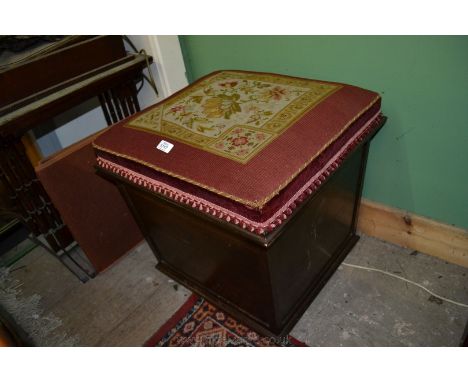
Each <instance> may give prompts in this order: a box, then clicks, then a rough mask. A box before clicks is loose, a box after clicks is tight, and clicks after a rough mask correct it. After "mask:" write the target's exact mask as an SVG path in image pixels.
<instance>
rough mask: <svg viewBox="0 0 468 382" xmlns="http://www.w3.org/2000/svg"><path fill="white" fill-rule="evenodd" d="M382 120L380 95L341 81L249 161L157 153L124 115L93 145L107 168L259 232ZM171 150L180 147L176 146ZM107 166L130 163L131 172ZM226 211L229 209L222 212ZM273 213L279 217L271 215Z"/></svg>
mask: <svg viewBox="0 0 468 382" xmlns="http://www.w3.org/2000/svg"><path fill="white" fill-rule="evenodd" d="M182 91H184V90H182ZM163 102H164V101H163ZM379 122H380V97H379V96H378V95H377V94H376V93H374V92H371V91H368V90H364V89H360V88H357V87H353V86H349V85H343V86H342V87H341V88H340V89H339V90H338V91H336V92H335V93H333V94H332V95H331V96H329V97H328V98H326V99H325V100H323V101H322V102H320V103H319V104H318V105H316V106H315V107H314V108H313V109H311V110H310V111H308V112H307V113H305V114H304V115H303V116H302V117H301V118H300V119H299V120H297V121H295V122H294V123H293V125H292V126H290V127H289V128H288V129H287V130H286V131H285V132H284V133H283V134H282V135H281V136H279V137H278V138H277V139H276V140H275V141H273V142H272V143H271V144H270V145H269V146H267V147H266V148H264V149H263V150H262V151H261V152H260V153H259V154H258V155H257V156H255V157H254V158H253V159H251V160H250V161H249V162H248V163H246V164H242V163H237V162H234V161H232V160H229V159H226V158H223V157H220V156H217V155H215V154H213V153H209V152H204V151H201V150H199V149H197V148H194V147H191V146H188V145H185V144H183V143H180V142H172V143H174V144H175V146H174V149H173V151H171V152H170V153H169V154H165V153H162V152H160V151H158V150H156V149H155V146H156V145H157V143H158V142H159V141H160V140H161V139H166V138H164V137H162V136H158V135H156V134H154V133H148V132H145V131H140V130H135V129H130V128H128V127H126V121H124V122H122V123H120V124H118V125H115V126H114V127H112V128H111V129H110V130H109V131H108V132H106V133H105V134H103V135H102V136H101V137H99V139H97V140H96V142H95V150H96V153H97V156H98V163H99V164H100V165H102V166H103V167H106V166H107V169H110V170H111V171H114V172H118V173H120V174H121V175H122V174H124V173H126V176H127V177H128V178H129V179H130V178H135V179H134V181H135V182H137V183H138V184H141V185H143V184H145V185H146V183H148V182H149V183H151V181H152V180H154V181H156V182H157V183H158V184H163V185H167V186H170V190H168V191H167V192H166V191H161V190H160V188H158V189H156V188H155V187H154V186H148V188H150V189H153V190H156V191H159V192H161V193H164V194H165V195H166V196H169V197H171V198H172V199H175V200H177V201H181V202H183V203H187V204H190V205H192V206H193V207H195V208H198V209H200V210H202V211H205V212H207V213H210V214H212V215H214V216H217V217H220V218H225V219H226V220H228V221H229V220H232V221H233V222H235V223H236V224H239V225H241V226H243V228H248V229H249V230H251V231H255V232H257V233H264V232H268V231H271V230H272V229H274V228H275V227H276V226H277V225H278V224H281V222H282V221H284V220H285V219H286V215H288V214H290V213H291V209H293V208H294V207H295V204H296V202H300V201H301V200H302V199H304V197H305V196H307V194H310V193H311V192H312V191H313V190H314V187H315V188H317V187H316V186H318V185H320V183H321V181H323V180H324V179H325V178H326V177H327V176H328V175H330V173H331V172H332V171H334V170H336V167H337V166H338V164H339V163H340V162H341V161H342V160H343V159H345V158H346V156H347V155H348V154H349V152H350V151H351V150H352V148H353V147H354V146H355V145H356V144H357V143H359V141H360V140H362V139H363V138H364V137H365V136H367V135H368V134H370V133H372V131H373V130H374V129H376V128H377V127H378V125H379ZM167 140H168V141H170V140H169V139H167ZM176 148H179V150H177V151H174V150H175V149H176ZM344 148H346V150H344ZM99 159H102V160H101V161H99ZM140 161H141V162H144V163H145V164H142V163H139V162H140ZM330 161H331V162H330ZM112 164H114V165H117V166H118V168H120V169H122V168H124V169H127V170H128V173H127V172H125V171H120V170H118V169H117V167H112ZM326 166H328V167H329V168H325V167H326ZM111 167H112V168H111ZM155 168H157V169H159V170H161V171H159V170H156V169H155ZM168 173H170V174H175V176H171V175H168ZM129 174H130V175H129ZM136 174H140V175H142V176H143V180H141V179H139V177H138V176H136V177H135V175H136ZM317 174H319V175H320V177H319V178H317V181H316V182H315V185H316V186H314V187H308V188H307V189H306V190H305V191H304V192H299V191H300V190H301V188H304V184H306V183H307V182H309V183H310V180H311V179H313V178H314V176H315V177H317ZM181 178H182V179H181ZM152 187H153V188H152ZM174 190H175V191H174ZM177 190H180V191H181V194H183V196H184V197H181V196H180V195H179V193H178V192H177ZM311 190H312V191H311ZM191 196H193V198H192V197H191ZM236 199H237V200H236ZM286 204H287V207H288V208H285V206H286ZM216 207H220V210H219V209H218V210H217V209H216ZM291 207H292V208H291ZM226 210H227V211H228V212H232V213H233V214H232V215H231V216H229V215H230V214H229V213H228V214H227V215H228V216H225V215H226ZM280 210H281V214H280V215H278V211H280ZM220 211H221V212H220ZM283 212H284V213H283ZM276 215H278V216H276ZM272 217H277V219H275V220H272ZM257 223H258V224H257ZM266 223H268V224H266Z"/></svg>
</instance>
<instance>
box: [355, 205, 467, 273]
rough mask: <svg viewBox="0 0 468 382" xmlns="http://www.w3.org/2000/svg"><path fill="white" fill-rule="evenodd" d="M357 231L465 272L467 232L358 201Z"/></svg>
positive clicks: (397, 210)
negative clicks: (451, 264) (359, 205)
mask: <svg viewBox="0 0 468 382" xmlns="http://www.w3.org/2000/svg"><path fill="white" fill-rule="evenodd" d="M358 230H359V231H361V232H363V233H365V234H367V235H369V236H373V237H376V238H379V239H382V240H385V241H388V242H391V243H394V244H398V245H400V246H402V247H406V248H410V249H413V250H415V251H418V252H422V253H425V254H427V255H431V256H435V257H438V258H440V259H442V260H445V261H448V262H449V263H453V264H458V265H461V266H463V267H466V268H468V231H466V230H463V229H461V228H457V227H454V226H451V225H448V224H443V223H440V222H437V221H434V220H431V219H428V218H425V217H422V216H418V215H415V214H412V213H409V212H406V211H403V210H399V209H396V208H393V207H388V206H385V205H382V204H379V203H375V202H371V201H369V200H366V199H362V202H361V207H360V210H359V219H358Z"/></svg>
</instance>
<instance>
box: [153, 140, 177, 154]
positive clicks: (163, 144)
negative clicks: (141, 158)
mask: <svg viewBox="0 0 468 382" xmlns="http://www.w3.org/2000/svg"><path fill="white" fill-rule="evenodd" d="M173 147H174V145H173V144H172V143H169V142H166V141H164V140H162V141H161V142H159V144H158V146H157V147H156V148H157V149H158V150H161V151H164V152H165V153H166V154H167V153H168V152H169V151H171V150H172V148H173Z"/></svg>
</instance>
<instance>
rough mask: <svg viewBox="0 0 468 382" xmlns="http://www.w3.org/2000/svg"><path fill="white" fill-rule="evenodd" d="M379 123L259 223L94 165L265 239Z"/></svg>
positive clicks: (118, 169)
mask: <svg viewBox="0 0 468 382" xmlns="http://www.w3.org/2000/svg"><path fill="white" fill-rule="evenodd" d="M381 120H382V115H381V114H380V113H379V115H377V116H376V117H375V118H374V119H373V120H372V121H371V122H369V124H368V125H367V126H366V127H364V128H363V130H362V131H361V132H360V133H358V134H359V135H358V136H357V137H355V138H354V139H353V140H352V141H351V142H350V143H349V144H348V145H347V146H346V147H345V148H344V150H342V151H341V152H340V153H339V154H338V155H337V156H335V157H334V158H332V160H331V163H330V162H329V163H328V164H327V166H326V167H324V168H323V169H322V171H321V172H320V173H317V174H316V175H315V176H314V177H313V178H312V179H311V180H309V181H308V182H307V183H306V184H305V185H304V186H303V187H302V188H301V189H300V190H299V191H298V192H297V193H296V194H295V195H294V196H293V197H292V198H291V199H290V200H289V202H288V203H287V204H286V205H285V206H283V207H282V208H281V209H280V210H278V211H277V212H276V213H275V214H274V215H273V216H272V217H270V218H269V219H268V220H267V221H265V222H263V223H258V222H254V221H252V220H249V219H247V218H246V217H244V216H241V215H238V214H236V213H233V212H231V211H229V210H226V209H224V208H222V207H219V206H217V205H215V204H213V203H210V202H208V201H207V200H204V199H201V198H197V197H195V196H193V195H191V194H187V193H184V192H183V191H180V190H178V189H175V188H172V187H170V186H167V185H165V184H163V183H159V182H157V181H155V180H154V179H151V178H148V177H145V176H144V175H140V174H138V173H136V172H133V171H131V170H128V169H126V168H125V167H122V166H120V165H117V164H115V163H113V162H111V161H109V160H107V159H104V158H101V157H100V156H99V154H97V155H98V156H97V163H98V165H99V166H100V167H102V168H103V169H105V170H109V171H111V172H113V173H115V174H117V175H119V176H121V177H123V178H126V179H128V180H130V181H131V182H133V183H136V184H138V185H139V186H142V187H145V188H148V189H150V190H152V191H154V192H157V193H159V194H161V195H164V196H165V197H167V198H169V199H172V200H175V201H178V202H179V203H185V204H188V205H190V206H192V207H193V208H196V209H198V210H200V211H202V212H205V213H207V214H209V215H212V216H215V217H217V218H218V219H223V220H225V221H227V222H230V223H231V224H235V225H237V226H240V227H242V228H243V229H246V230H248V231H250V232H254V233H256V234H258V235H265V234H267V233H269V232H271V231H273V230H274V229H276V228H277V227H278V226H279V225H281V224H282V223H284V222H285V221H286V220H287V219H288V217H289V216H290V215H291V214H292V213H293V210H295V209H296V208H297V206H298V204H301V203H302V202H303V201H304V200H306V199H308V198H309V197H310V195H312V194H313V193H314V192H315V191H316V190H317V189H318V188H319V187H320V186H321V185H322V184H323V182H325V181H326V180H327V178H328V177H330V175H331V174H333V173H334V172H335V171H336V170H337V169H338V168H339V167H340V165H341V163H342V162H343V161H344V160H345V159H346V158H347V157H348V155H349V154H350V153H351V151H353V150H354V148H355V147H356V146H357V145H358V144H359V143H361V142H362V141H363V140H364V139H365V137H366V136H367V135H368V134H369V133H370V132H371V131H372V130H373V129H374V127H376V126H377V125H378V124H379V123H380V121H381Z"/></svg>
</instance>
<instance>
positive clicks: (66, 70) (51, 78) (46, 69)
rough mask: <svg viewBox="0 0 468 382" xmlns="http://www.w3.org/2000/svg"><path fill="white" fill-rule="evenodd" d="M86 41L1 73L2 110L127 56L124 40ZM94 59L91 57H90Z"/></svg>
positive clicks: (98, 38)
mask: <svg viewBox="0 0 468 382" xmlns="http://www.w3.org/2000/svg"><path fill="white" fill-rule="evenodd" d="M81 38H82V39H84V40H83V41H78V42H76V43H74V44H72V45H69V46H66V47H63V48H62V49H59V50H55V51H53V52H50V53H47V54H45V55H40V56H37V57H35V58H33V59H31V60H28V61H25V62H22V63H20V64H17V65H11V66H9V67H7V68H5V69H3V70H0V89H8V91H7V92H1V93H0V107H2V108H3V107H4V106H6V105H9V104H12V103H14V102H17V101H20V100H22V99H25V98H27V97H29V96H30V95H31V94H34V93H37V92H38V91H41V90H43V89H46V88H50V87H51V86H54V85H57V84H59V83H62V82H64V81H67V80H68V79H69V78H72V77H76V76H79V75H81V74H83V73H86V72H89V71H91V70H94V69H96V68H99V67H101V66H104V65H107V64H109V63H111V62H113V61H116V60H118V59H121V58H123V57H125V56H126V52H125V47H124V45H123V43H122V37H121V36H94V37H93V36H82V37H81ZM90 55H92V56H90Z"/></svg>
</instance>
